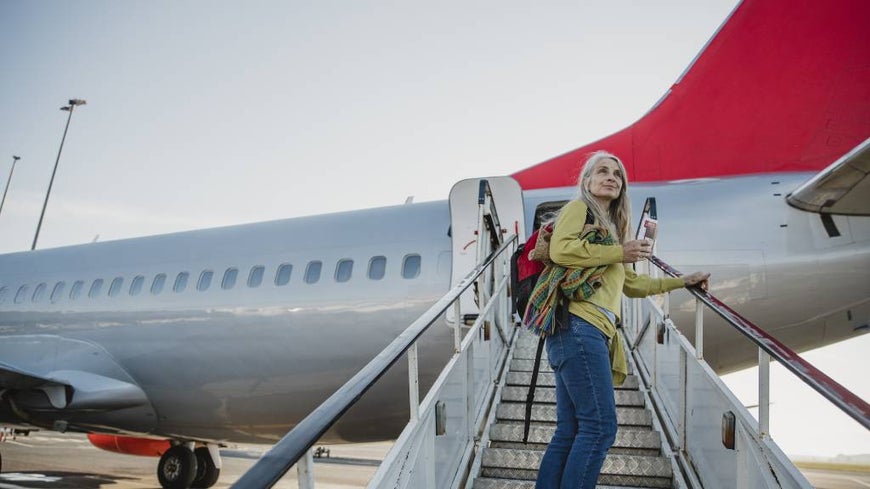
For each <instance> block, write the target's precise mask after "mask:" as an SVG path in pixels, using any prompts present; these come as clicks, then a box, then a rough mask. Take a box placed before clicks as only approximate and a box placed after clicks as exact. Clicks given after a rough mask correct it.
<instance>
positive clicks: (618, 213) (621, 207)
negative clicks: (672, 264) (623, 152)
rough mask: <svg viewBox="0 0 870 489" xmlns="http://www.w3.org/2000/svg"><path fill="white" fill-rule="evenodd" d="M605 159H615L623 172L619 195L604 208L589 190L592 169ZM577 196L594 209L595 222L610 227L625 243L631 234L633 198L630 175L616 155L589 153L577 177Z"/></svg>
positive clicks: (604, 152) (620, 240)
mask: <svg viewBox="0 0 870 489" xmlns="http://www.w3.org/2000/svg"><path fill="white" fill-rule="evenodd" d="M604 159H611V160H613V161H615V162H616V164H617V165H618V166H619V171H620V173H622V190H621V191H620V192H619V197H617V198H615V199H613V200H612V201H611V202H610V205H609V206H608V208H607V209H605V208H603V207H602V206H601V205H600V204H599V203H598V200H597V199H596V198H595V197H594V196H593V195H592V193H591V192H590V191H589V179H590V178H591V177H592V171H593V170H594V169H595V165H596V164H597V163H598V162H599V161H601V160H604ZM575 198H576V199H578V200H582V201H583V202H584V203H586V205H587V206H588V207H589V210H591V211H592V215H593V216H595V222H597V223H600V224H601V225H604V226H606V227H607V228H609V229H610V232H611V233H612V234H613V236H615V237H617V239H618V240H619V242H620V243H624V242H625V241H626V240H627V239H628V238H629V236H631V230H630V225H631V224H630V223H631V198H629V196H628V175H627V174H626V172H625V165H623V164H622V161H621V160H620V159H619V158H617V157H616V156H615V155H613V154H611V153H608V152H607V151H596V152H594V153H592V154H591V155H589V158H588V159H587V160H586V163H584V164H583V170H582V171H581V172H580V177H579V178H577V193H576V196H575Z"/></svg>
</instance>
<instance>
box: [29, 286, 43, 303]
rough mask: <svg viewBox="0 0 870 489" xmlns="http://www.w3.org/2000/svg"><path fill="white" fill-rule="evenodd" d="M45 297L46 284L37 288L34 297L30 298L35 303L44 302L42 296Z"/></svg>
mask: <svg viewBox="0 0 870 489" xmlns="http://www.w3.org/2000/svg"><path fill="white" fill-rule="evenodd" d="M43 295H45V282H43V283H41V284H39V285H37V286H36V290H34V291H33V297H31V298H30V300H32V301H33V302H42V296H43Z"/></svg>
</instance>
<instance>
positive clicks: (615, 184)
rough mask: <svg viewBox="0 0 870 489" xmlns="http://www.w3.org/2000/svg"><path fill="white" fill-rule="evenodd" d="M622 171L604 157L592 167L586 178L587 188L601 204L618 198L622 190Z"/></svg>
mask: <svg viewBox="0 0 870 489" xmlns="http://www.w3.org/2000/svg"><path fill="white" fill-rule="evenodd" d="M622 177H623V175H622V171H621V170H620V169H619V165H618V164H617V163H616V162H615V161H613V160H612V159H610V158H604V159H602V160H601V161H599V162H598V163H595V167H593V168H592V175H590V176H589V178H588V180H587V189H588V191H589V193H590V194H592V196H593V197H595V198H596V199H597V200H598V201H599V202H601V203H602V204H609V203H610V202H611V201H613V200H615V199H617V198H619V194H620V193H621V192H622Z"/></svg>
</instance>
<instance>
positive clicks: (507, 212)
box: [447, 176, 526, 323]
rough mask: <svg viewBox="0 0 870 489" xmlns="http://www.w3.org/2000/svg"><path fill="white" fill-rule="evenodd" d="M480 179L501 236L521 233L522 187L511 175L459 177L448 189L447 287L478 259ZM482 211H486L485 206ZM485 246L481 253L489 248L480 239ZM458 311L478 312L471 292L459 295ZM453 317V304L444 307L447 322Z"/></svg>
mask: <svg viewBox="0 0 870 489" xmlns="http://www.w3.org/2000/svg"><path fill="white" fill-rule="evenodd" d="M482 181H486V183H487V184H488V185H489V188H490V191H491V194H492V203H493V206H492V207H494V208H495V213H496V214H497V218H496V222H498V223H499V225H500V227H501V231H502V233H501V235H502V239H501V240H500V241H502V242H503V241H504V239H507V238H509V237H510V236H512V235H514V234H515V235H517V236H519V237H520V238H519V239H523V238H524V237H525V235H526V234H525V213H524V208H523V191H522V188H520V184H519V183H517V181H516V180H514V179H513V178H511V177H506V176H502V177H488V178H470V179H467V180H462V181H460V182H458V183H456V185H454V186H453V188H452V189H451V190H450V229H451V238H452V240H453V257H452V270H451V274H450V287H451V288H452V287H454V286H456V284H458V283H459V282H460V281H462V279H463V278H465V276H466V275H468V273H469V272H471V270H472V269H474V267H475V266H476V265H477V261H478V256H477V255H478V243H477V238H478V236H477V230H478V226H479V221H480V207H481V205H480V203H479V202H480V200H481V199H482V194H481V192H482V189H483V188H485V186H482V185H481V182H482ZM484 212H489V210H485V211H484ZM484 246H485V247H486V249H485V250H484V254H483V256H489V253H490V252H491V251H493V249H492V245H491V243H489V241H488V240H487V241H486V243H484ZM459 307H460V314H461V315H462V316H467V315H474V314H477V313H478V312H479V309H478V307H477V304H476V302H475V298H474V294H470V293H465V294H463V295H462V297H461V298H460V305H459ZM455 320H456V318H455V311H454V309H453V308H451V309H449V310H448V311H447V322H448V323H453V322H454V321H455Z"/></svg>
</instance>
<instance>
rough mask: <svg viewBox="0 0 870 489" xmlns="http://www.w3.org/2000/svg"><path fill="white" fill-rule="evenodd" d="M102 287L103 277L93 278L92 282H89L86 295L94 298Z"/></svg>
mask: <svg viewBox="0 0 870 489" xmlns="http://www.w3.org/2000/svg"><path fill="white" fill-rule="evenodd" d="M102 288H103V279H101V278H98V279H96V280H94V283H92V284H91V290H89V291H88V297H90V298H91V299H93V298H95V297H96V296H98V295H99V294H100V290H102Z"/></svg>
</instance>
